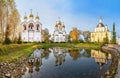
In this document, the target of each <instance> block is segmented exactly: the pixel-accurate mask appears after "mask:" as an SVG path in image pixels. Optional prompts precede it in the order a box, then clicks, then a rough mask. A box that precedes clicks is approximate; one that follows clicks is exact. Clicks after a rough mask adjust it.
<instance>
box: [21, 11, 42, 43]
mask: <svg viewBox="0 0 120 78" xmlns="http://www.w3.org/2000/svg"><path fill="white" fill-rule="evenodd" d="M21 24H22V33H21V35H22V41H24V42H42V24H41V23H40V22H39V16H38V15H37V16H36V17H35V18H34V16H33V14H32V12H31V14H30V15H29V18H28V17H27V16H26V15H25V16H24V21H23V22H22V23H21Z"/></svg>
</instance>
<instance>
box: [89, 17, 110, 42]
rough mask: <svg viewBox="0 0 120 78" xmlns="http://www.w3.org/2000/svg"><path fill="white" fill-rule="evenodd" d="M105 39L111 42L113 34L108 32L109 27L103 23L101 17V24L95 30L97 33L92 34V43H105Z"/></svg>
mask: <svg viewBox="0 0 120 78" xmlns="http://www.w3.org/2000/svg"><path fill="white" fill-rule="evenodd" d="M105 38H108V40H109V41H110V40H111V32H110V31H109V30H108V26H107V25H106V26H105V25H104V24H103V23H102V17H100V20H99V24H98V25H97V26H96V28H95V32H91V42H103V41H104V39H105Z"/></svg>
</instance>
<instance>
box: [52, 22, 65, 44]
mask: <svg viewBox="0 0 120 78" xmlns="http://www.w3.org/2000/svg"><path fill="white" fill-rule="evenodd" d="M54 28H55V29H54V33H53V35H52V36H51V39H50V40H52V41H53V42H66V41H67V34H66V31H65V25H64V24H63V23H62V22H61V21H60V20H59V21H57V23H56V25H55V27H54Z"/></svg>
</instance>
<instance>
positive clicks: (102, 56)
mask: <svg viewBox="0 0 120 78" xmlns="http://www.w3.org/2000/svg"><path fill="white" fill-rule="evenodd" d="M91 57H92V58H94V59H95V62H96V63H97V64H98V65H99V67H100V75H101V70H102V68H103V65H105V64H108V61H109V60H111V59H112V56H111V54H109V53H103V52H101V51H100V50H98V51H97V50H91ZM101 77H102V76H101Z"/></svg>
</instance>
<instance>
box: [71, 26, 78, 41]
mask: <svg viewBox="0 0 120 78" xmlns="http://www.w3.org/2000/svg"><path fill="white" fill-rule="evenodd" d="M69 35H70V37H71V38H72V41H74V42H75V41H78V38H79V35H80V33H79V30H78V29H77V28H73V30H72V31H71V32H70V34H69Z"/></svg>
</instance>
